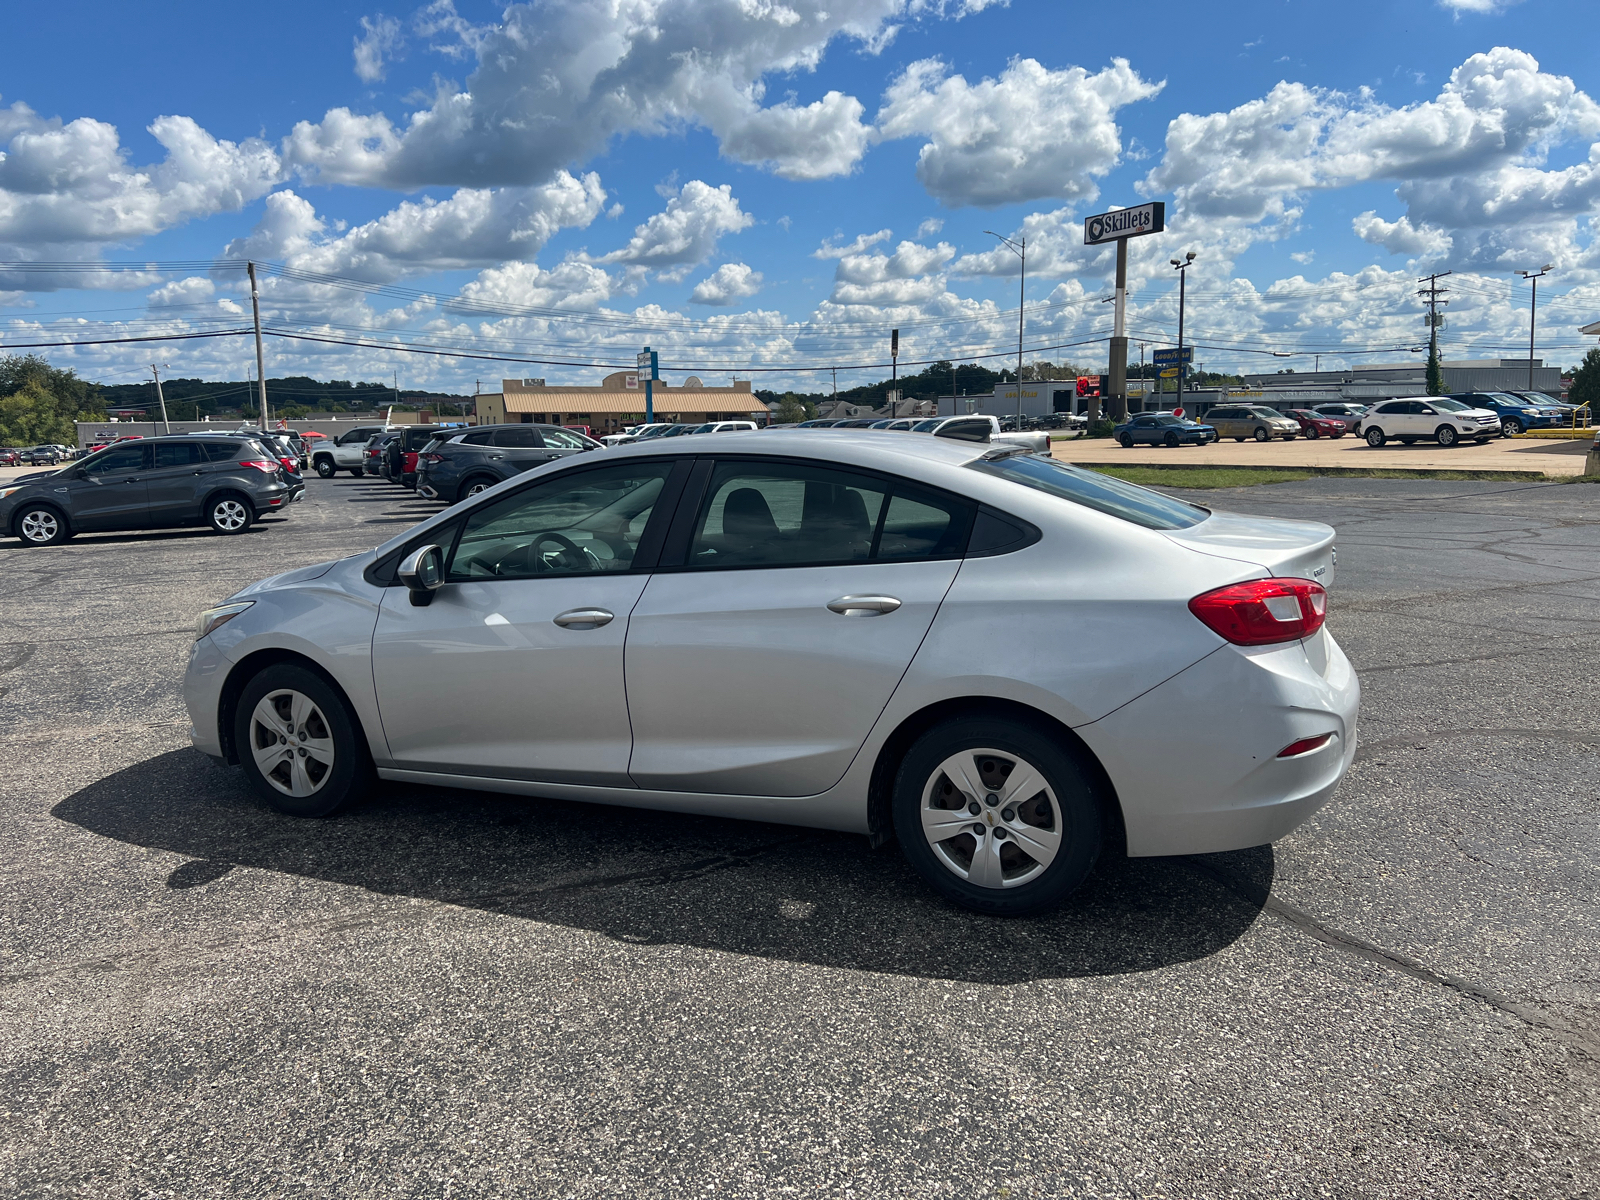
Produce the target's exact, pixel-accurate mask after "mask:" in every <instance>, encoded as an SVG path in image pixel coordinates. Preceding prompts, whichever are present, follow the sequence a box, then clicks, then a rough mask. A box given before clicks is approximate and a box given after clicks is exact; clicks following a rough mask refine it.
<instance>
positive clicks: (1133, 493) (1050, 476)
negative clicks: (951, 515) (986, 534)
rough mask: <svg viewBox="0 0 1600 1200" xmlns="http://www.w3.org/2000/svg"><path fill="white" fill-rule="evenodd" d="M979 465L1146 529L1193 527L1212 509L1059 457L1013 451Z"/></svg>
mask: <svg viewBox="0 0 1600 1200" xmlns="http://www.w3.org/2000/svg"><path fill="white" fill-rule="evenodd" d="M970 465H971V467H972V469H973V470H975V471H982V472H983V473H984V474H985V475H994V476H997V477H998V478H1000V479H1009V480H1010V481H1011V482H1012V483H1020V484H1021V485H1022V486H1023V487H1028V488H1033V489H1034V490H1035V491H1038V492H1048V493H1049V494H1050V495H1052V496H1059V497H1060V498H1061V499H1063V500H1070V501H1072V502H1073V503H1074V504H1081V505H1083V506H1084V507H1085V508H1092V509H1094V510H1095V511H1096V512H1102V513H1105V514H1107V515H1108V516H1113V517H1121V518H1122V519H1123V520H1124V521H1131V522H1132V523H1133V524H1135V525H1142V526H1144V527H1145V528H1146V529H1188V528H1189V527H1190V526H1192V525H1198V524H1200V522H1201V521H1204V520H1205V519H1206V518H1207V517H1209V516H1210V515H1211V514H1210V513H1209V512H1208V511H1206V510H1205V509H1203V508H1201V507H1200V506H1199V505H1197V504H1189V503H1187V502H1185V501H1183V500H1178V499H1175V498H1174V497H1172V496H1165V495H1162V494H1161V493H1160V492H1153V491H1151V490H1150V489H1149V488H1142V487H1140V486H1139V485H1138V484H1135V483H1126V482H1124V481H1123V480H1121V479H1116V478H1113V477H1112V476H1110V475H1101V474H1100V473H1098V472H1096V471H1086V470H1084V469H1083V468H1082V467H1073V466H1068V465H1067V464H1066V463H1063V462H1057V461H1056V460H1055V459H1053V458H1040V457H1038V456H1037V455H1032V454H1012V455H1007V456H1006V457H1005V458H1000V459H994V460H988V459H982V458H980V459H978V460H977V461H976V462H974V463H972V464H970Z"/></svg>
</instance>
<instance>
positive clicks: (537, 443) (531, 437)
mask: <svg viewBox="0 0 1600 1200" xmlns="http://www.w3.org/2000/svg"><path fill="white" fill-rule="evenodd" d="M494 444H495V445H496V446H506V447H509V448H512V449H516V450H534V449H538V448H539V447H541V446H543V445H544V444H545V443H544V437H543V436H542V435H541V434H540V432H539V429H538V427H537V426H535V425H513V426H512V427H511V428H509V429H497V430H495V431H494Z"/></svg>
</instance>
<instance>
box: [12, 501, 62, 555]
mask: <svg viewBox="0 0 1600 1200" xmlns="http://www.w3.org/2000/svg"><path fill="white" fill-rule="evenodd" d="M13 528H14V529H15V530H16V531H17V536H18V537H19V538H21V539H22V544H23V545H24V546H55V545H58V544H60V543H61V542H64V541H66V540H67V539H68V538H69V537H71V536H72V534H71V532H70V531H69V530H68V529H67V522H66V520H65V519H64V518H63V517H62V516H61V514H60V513H58V512H57V511H56V510H55V509H53V508H51V507H50V506H49V505H48V504H30V505H28V506H27V507H26V508H24V509H23V510H22V511H21V512H19V513H18V514H17V516H16V524H15V525H14V526H13Z"/></svg>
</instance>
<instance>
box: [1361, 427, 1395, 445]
mask: <svg viewBox="0 0 1600 1200" xmlns="http://www.w3.org/2000/svg"><path fill="white" fill-rule="evenodd" d="M1363 436H1364V437H1365V438H1366V439H1367V445H1369V446H1371V447H1373V448H1374V449H1376V448H1377V447H1379V446H1381V445H1383V444H1384V443H1385V442H1387V441H1388V440H1389V439H1388V438H1387V437H1385V436H1384V434H1383V430H1381V429H1378V428H1376V427H1374V428H1372V429H1369V430H1367V432H1366V433H1365V434H1364V435H1363Z"/></svg>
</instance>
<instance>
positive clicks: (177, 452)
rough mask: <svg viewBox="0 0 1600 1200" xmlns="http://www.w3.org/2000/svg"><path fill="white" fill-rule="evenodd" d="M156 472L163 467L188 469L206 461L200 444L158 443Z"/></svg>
mask: <svg viewBox="0 0 1600 1200" xmlns="http://www.w3.org/2000/svg"><path fill="white" fill-rule="evenodd" d="M154 449H155V452H156V470H158V471H159V470H160V469H161V468H162V467H188V466H193V465H195V464H196V463H203V462H205V461H206V454H205V451H204V450H203V449H202V448H201V446H200V443H199V442H157V443H156V444H155V447H154Z"/></svg>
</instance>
